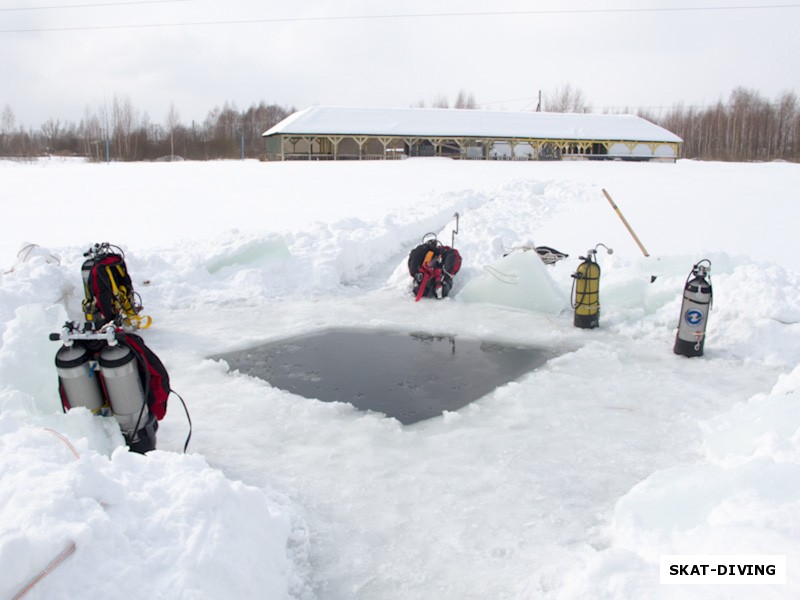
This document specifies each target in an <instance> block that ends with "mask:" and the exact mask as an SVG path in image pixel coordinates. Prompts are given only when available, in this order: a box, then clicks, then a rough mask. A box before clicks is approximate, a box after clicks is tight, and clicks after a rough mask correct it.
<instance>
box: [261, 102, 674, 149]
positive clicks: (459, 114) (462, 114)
mask: <svg viewBox="0 0 800 600" xmlns="http://www.w3.org/2000/svg"><path fill="white" fill-rule="evenodd" d="M278 134H282V135H348V136H352V135H365V136H396V137H414V136H423V137H447V138H450V137H464V138H470V137H477V138H503V139H513V138H532V139H561V140H624V141H640V142H682V141H683V140H682V139H681V138H679V137H678V136H677V135H675V134H674V133H672V132H670V131H667V130H666V129H664V128H663V127H659V126H658V125H656V124H654V123H651V122H650V121H647V120H646V119H643V118H641V117H637V116H636V115H605V114H586V113H547V112H501V111H487V110H466V109H445V108H347V107H333V106H312V107H311V108H306V109H304V110H301V111H298V112H296V113H293V114H291V115H289V116H288V117H286V118H285V119H284V120H283V121H281V122H280V123H278V124H277V125H275V126H274V127H272V128H270V129H269V130H268V131H266V132H264V134H263V136H264V137H267V136H271V135H278Z"/></svg>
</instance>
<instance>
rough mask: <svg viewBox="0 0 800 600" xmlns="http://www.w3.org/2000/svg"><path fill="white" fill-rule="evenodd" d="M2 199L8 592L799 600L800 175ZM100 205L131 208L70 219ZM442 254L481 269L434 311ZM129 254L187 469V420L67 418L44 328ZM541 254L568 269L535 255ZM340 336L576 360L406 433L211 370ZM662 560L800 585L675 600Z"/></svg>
mask: <svg viewBox="0 0 800 600" xmlns="http://www.w3.org/2000/svg"><path fill="white" fill-rule="evenodd" d="M0 177H2V178H3V181H4V182H6V187H7V188H8V189H7V195H8V197H9V198H13V199H14V207H13V211H14V214H13V218H9V219H6V220H4V221H3V225H2V228H3V229H2V234H3V235H2V236H0V271H2V275H0V336H2V337H1V338H0V339H1V341H0V411H1V412H0V565H2V568H0V596H2V597H3V598H5V597H10V598H13V597H14V595H15V594H18V593H20V592H23V591H25V590H26V586H27V585H28V584H31V587H30V589H29V591H25V598H52V597H63V598H81V599H87V598H88V599H94V598H97V599H100V598H107V597H110V596H114V597H115V598H121V599H126V598H130V599H133V598H139V597H141V596H142V595H145V596H148V597H155V598H174V597H185V598H198V599H200V598H203V599H205V598H208V599H212V598H213V599H218V598H241V597H269V598H303V599H305V598H325V599H344V598H369V599H370V600H373V599H395V598H409V597H413V598H446V597H453V598H456V597H457V598H536V599H539V598H545V599H551V600H556V599H558V600H564V599H572V598H587V597H591V598H601V599H602V598H606V599H628V598H630V599H634V598H637V599H638V598H642V597H647V598H750V597H753V596H752V594H753V589H756V590H757V593H758V596H759V597H763V598H787V599H788V598H795V597H797V596H798V595H800V579H798V575H797V574H798V573H799V572H800V558H799V557H800V516H798V515H800V510H799V509H800V506H798V504H800V409H798V406H800V404H798V401H797V400H798V396H797V394H798V393H799V392H798V388H800V272H798V271H797V270H796V265H795V261H794V257H795V256H796V255H797V252H798V251H799V250H800V247H798V246H800V244H798V242H797V241H796V238H795V237H793V236H790V235H789V223H793V222H794V221H795V220H796V219H797V218H798V217H800V214H796V213H800V208H798V207H797V205H796V203H794V202H793V201H792V197H793V194H794V193H795V190H796V189H797V186H798V185H800V166H798V165H791V164H748V165H729V164H718V163H696V162H691V161H679V162H678V163H677V164H674V165H671V164H669V165H667V164H639V163H594V162H591V163H589V162H587V163H577V162H573V163H527V162H525V163H518V162H511V161H509V162H507V163H503V162H497V163H487V162H481V161H477V162H471V161H463V162H458V161H449V160H441V159H430V160H427V159H418V160H417V159H411V160H405V161H396V162H390V161H387V162H383V161H381V162H375V163H366V164H365V163H357V162H355V161H354V162H349V163H338V164H330V163H318V164H317V163H303V164H301V163H284V164H262V163H258V162H255V161H246V162H218V163H192V162H191V161H185V162H182V163H169V164H166V163H159V164H130V165H122V164H111V165H97V164H95V165H92V164H83V163H79V162H71V161H65V162H60V161H41V162H37V163H30V164H25V163H3V162H0ZM602 189H607V190H608V191H609V192H610V193H611V194H612V195H613V197H614V199H615V201H616V202H617V204H618V205H619V207H620V208H621V210H622V211H623V212H624V214H625V216H626V217H627V219H628V221H629V222H630V224H631V225H632V226H633V228H634V229H635V230H636V233H637V235H638V236H639V237H640V238H641V240H642V242H643V243H644V245H645V246H646V247H647V249H648V250H649V254H650V255H649V256H643V254H642V253H641V252H640V250H639V248H638V247H637V245H636V244H635V243H634V242H633V240H632V239H631V236H630V234H629V233H628V231H627V230H626V229H625V227H624V226H623V225H622V223H621V222H620V220H619V218H618V216H617V215H616V214H615V213H614V211H613V210H612V208H611V207H610V206H609V204H608V202H607V201H606V199H605V198H604V197H603V195H602V193H601V190H602ZM109 190H113V193H110V192H109ZM87 197H97V198H104V203H105V204H107V205H114V206H120V207H131V206H136V207H137V211H136V214H127V215H126V216H125V217H115V216H114V215H116V214H117V213H116V212H114V213H113V215H111V216H109V217H108V219H106V220H87V219H81V218H76V217H75V215H76V214H77V213H76V210H75V209H74V207H77V206H80V205H81V203H82V202H84V201H85V199H86V198H87ZM733 207H735V209H733ZM122 212H123V213H124V211H122ZM455 213H459V215H460V221H459V231H458V234H456V235H453V233H452V232H453V229H454V228H455V220H454V215H455ZM137 224H141V225H142V226H141V227H137ZM428 232H432V233H435V234H436V235H437V237H438V239H440V240H442V241H443V242H446V243H448V244H449V243H450V241H451V239H452V240H453V242H454V245H455V247H457V248H458V249H459V251H460V253H461V255H462V257H463V261H464V262H463V264H462V268H461V271H460V272H459V273H458V275H457V277H456V278H455V280H454V287H453V290H452V292H451V294H450V296H449V297H448V298H445V299H443V300H440V301H437V300H433V299H430V300H429V299H423V301H420V302H414V296H413V295H412V293H411V279H410V277H409V275H408V270H407V267H406V259H407V257H408V253H409V251H410V250H411V249H412V248H413V247H414V246H416V245H417V244H418V243H419V242H420V240H421V239H422V237H423V236H424V235H425V234H426V233H428ZM106 241H108V242H111V243H114V244H116V245H118V246H120V247H122V248H123V249H124V250H125V253H126V262H127V265H128V269H129V271H130V273H131V275H132V276H133V279H134V285H135V289H136V291H137V292H139V293H140V295H141V297H142V301H143V303H144V305H145V309H146V312H147V314H149V315H151V316H152V317H153V320H154V322H153V325H152V327H151V328H150V329H148V330H146V331H144V332H142V335H143V337H144V338H145V339H146V341H147V344H148V345H149V346H150V348H151V349H152V350H154V351H155V352H156V353H157V354H158V355H159V357H160V358H161V359H162V361H163V362H164V364H165V365H166V367H167V369H168V370H169V373H170V378H171V381H172V385H173V388H174V389H175V390H177V391H178V392H179V393H180V394H181V396H182V397H183V398H184V399H185V400H186V404H187V407H188V409H189V411H190V413H191V418H192V423H193V435H192V440H191V444H190V446H189V450H188V454H183V453H182V450H183V444H184V442H185V439H186V436H187V433H188V427H189V425H188V421H187V419H186V416H185V415H184V412H183V409H182V407H181V405H180V403H179V402H178V401H177V400H176V399H175V398H174V397H173V398H172V399H171V400H170V405H169V409H168V413H167V416H166V418H165V419H164V420H163V421H162V422H161V424H160V428H159V430H158V450H156V451H154V452H151V453H149V454H147V455H145V456H142V455H137V454H133V453H130V452H128V451H127V448H126V447H125V445H124V440H123V437H122V435H121V433H120V430H119V427H118V426H117V424H116V422H115V421H114V420H113V419H109V418H103V417H96V416H93V415H91V414H90V413H88V412H87V411H85V410H73V411H70V412H69V413H67V414H64V413H63V412H62V410H61V406H60V399H59V395H58V390H57V377H56V372H55V366H54V364H53V358H54V355H55V352H56V351H57V349H58V346H59V344H58V342H52V341H50V340H49V339H48V334H49V333H50V332H53V331H58V329H59V328H60V327H61V325H63V323H64V322H65V321H67V320H79V319H80V318H81V314H82V313H81V300H82V297H83V289H82V283H81V278H80V266H81V263H82V260H83V252H84V251H85V250H86V249H87V248H88V247H89V246H90V245H91V244H93V243H95V242H106ZM533 243H535V244H536V245H546V246H551V247H554V248H558V249H559V250H561V251H563V252H565V253H567V254H569V257H568V258H566V259H564V260H560V261H558V262H557V263H555V264H553V265H544V264H543V263H541V262H535V261H536V260H538V259H537V258H536V256H535V254H534V253H532V252H521V251H513V249H514V248H516V247H519V246H521V245H526V246H529V245H532V244H533ZM598 243H604V244H606V245H607V246H609V247H613V248H614V253H613V254H612V255H607V254H605V253H599V254H598V262H599V264H600V266H601V268H602V275H601V281H600V305H601V308H600V314H599V320H600V326H599V328H597V329H593V330H580V329H576V328H575V327H573V326H572V312H571V309H570V308H569V298H570V291H571V286H572V281H573V279H572V277H571V275H572V273H573V272H574V271H575V269H576V267H577V265H578V263H579V260H580V259H579V258H578V257H579V256H581V255H585V254H586V252H587V249H590V248H594V247H595V246H596V245H597V244H598ZM504 255H507V256H504ZM703 258H706V259H708V260H710V262H711V265H712V267H711V280H712V283H713V286H714V304H713V306H712V308H711V313H710V318H709V326H708V330H707V339H706V342H705V354H704V356H702V357H699V358H692V359H688V358H686V357H682V356H676V355H675V354H674V353H673V352H672V346H673V342H674V339H675V331H676V325H677V321H678V316H679V311H680V305H681V293H682V289H683V285H684V283H685V281H686V277H687V274H688V273H689V271H690V269H691V267H692V265H693V264H695V263H696V262H697V261H698V260H700V259H703ZM532 260H533V261H534V262H531V261H532ZM487 267H488V269H487ZM490 271H494V274H492V273H491V272H490ZM501 279H504V281H501ZM342 327H344V328H347V327H358V328H360V329H365V328H366V329H375V330H396V331H409V332H427V333H431V334H442V335H449V336H454V337H455V338H458V337H459V336H464V337H470V338H479V339H487V340H496V341H503V342H507V343H512V344H513V343H516V344H530V345H537V346H546V347H554V348H560V349H566V351H565V352H564V353H563V354H561V355H560V356H558V357H557V358H554V359H552V360H550V361H549V362H548V363H547V364H545V365H544V366H543V367H541V368H539V369H537V370H535V371H532V372H530V373H528V374H527V375H525V376H523V377H521V378H519V379H517V380H515V381H513V382H511V383H509V384H507V385H505V386H502V387H500V388H498V389H496V390H494V391H493V392H491V393H489V394H487V395H486V396H485V397H483V398H481V399H479V400H478V401H476V402H474V403H472V404H470V405H467V406H465V407H464V408H462V409H460V410H458V411H457V412H448V413H445V414H443V415H442V416H441V417H437V418H433V419H429V420H426V421H422V422H419V423H416V424H414V425H408V426H403V425H401V424H400V423H399V422H398V421H396V420H394V419H391V418H387V417H385V416H384V415H381V414H379V413H375V412H361V411H359V410H357V409H356V408H354V407H353V406H352V405H351V404H348V403H328V402H322V401H318V400H309V399H306V398H302V397H299V396H296V395H293V394H291V393H289V392H287V391H284V390H281V389H279V388H276V387H273V386H272V385H271V384H270V383H269V382H267V381H262V380H260V379H257V378H254V377H250V376H247V375H243V374H241V373H238V372H236V371H233V370H231V369H230V368H229V366H228V365H227V364H226V363H224V362H223V361H215V360H211V359H209V358H208V357H209V356H212V355H217V354H220V353H223V352H226V351H232V350H239V349H245V348H248V347H251V346H256V345H259V344H262V343H264V342H268V341H276V340H281V339H285V338H290V337H292V336H295V335H301V334H306V333H311V332H316V331H320V330H325V329H329V328H342ZM353 376H354V377H357V376H358V367H357V365H356V366H354V367H353ZM442 377H447V373H442ZM667 554H692V555H698V554H708V555H714V554H726V555H730V554H741V555H785V556H786V557H787V571H788V578H787V583H786V584H784V585H771V586H758V587H757V588H753V587H752V586H736V585H712V586H708V585H702V586H699V585H698V586H692V585H664V584H661V583H660V582H659V557H660V556H662V555H667ZM55 559H59V562H58V565H57V566H55V567H54V568H53V569H52V570H51V571H49V572H48V573H47V574H46V575H44V577H42V578H41V580H37V579H36V578H37V577H38V576H40V575H41V574H42V573H43V572H44V571H45V570H46V569H47V567H48V565H49V564H51V561H53V560H55Z"/></svg>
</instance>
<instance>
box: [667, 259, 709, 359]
mask: <svg viewBox="0 0 800 600" xmlns="http://www.w3.org/2000/svg"><path fill="white" fill-rule="evenodd" d="M704 263H705V264H704ZM710 271H711V261H710V260H708V259H707V258H704V259H703V260H701V261H700V262H698V263H697V264H695V265H694V266H693V267H692V271H691V273H689V276H688V277H687V278H686V284H685V285H684V286H683V302H682V304H681V316H680V321H679V322H678V333H677V334H676V335H675V346H674V347H673V351H674V352H675V354H681V355H683V356H702V355H703V345H704V343H705V338H706V324H707V323H708V313H709V311H710V310H711V304H712V300H713V294H712V290H711V275H710Z"/></svg>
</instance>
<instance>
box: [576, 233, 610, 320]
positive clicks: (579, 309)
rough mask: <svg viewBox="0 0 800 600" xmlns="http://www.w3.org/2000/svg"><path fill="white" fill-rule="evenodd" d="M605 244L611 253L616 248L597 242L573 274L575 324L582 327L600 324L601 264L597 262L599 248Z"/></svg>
mask: <svg viewBox="0 0 800 600" xmlns="http://www.w3.org/2000/svg"><path fill="white" fill-rule="evenodd" d="M599 246H603V248H605V249H606V250H607V251H608V253H609V254H613V252H614V250H613V249H612V248H609V247H608V246H606V245H605V244H597V246H595V247H594V248H592V249H590V250H589V251H588V252H587V253H586V256H580V257H578V258H580V259H581V260H582V261H583V262H581V264H579V265H578V268H577V269H576V271H575V273H573V274H572V278H573V280H574V281H573V282H572V308H573V309H575V318H574V320H573V324H574V325H575V327H580V328H581V329H592V328H594V327H597V326H598V325H600V265H598V264H597V248H598V247H599Z"/></svg>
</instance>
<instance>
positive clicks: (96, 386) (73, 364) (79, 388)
mask: <svg viewBox="0 0 800 600" xmlns="http://www.w3.org/2000/svg"><path fill="white" fill-rule="evenodd" d="M95 366H96V365H94V366H93V365H92V353H91V352H89V350H88V349H86V348H85V347H84V346H82V345H79V344H73V345H71V346H62V347H61V348H59V349H58V352H56V371H57V372H58V384H59V391H60V392H61V401H62V403H63V404H64V406H65V408H74V407H76V406H83V407H85V408H88V409H89V410H90V411H92V412H93V413H95V414H102V415H107V414H108V404H107V403H106V401H105V398H104V397H103V388H102V385H101V383H100V373H99V372H97V371H96V370H95V368H94V367H95Z"/></svg>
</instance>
